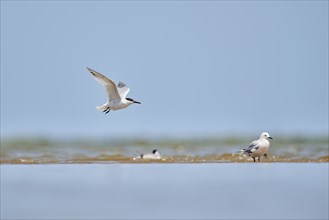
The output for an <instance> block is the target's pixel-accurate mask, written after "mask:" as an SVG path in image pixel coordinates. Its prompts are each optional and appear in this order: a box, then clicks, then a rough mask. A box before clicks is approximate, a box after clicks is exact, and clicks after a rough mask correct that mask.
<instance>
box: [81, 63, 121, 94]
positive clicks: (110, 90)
mask: <svg viewBox="0 0 329 220" xmlns="http://www.w3.org/2000/svg"><path fill="white" fill-rule="evenodd" d="M87 70H88V71H89V72H90V73H91V74H92V75H93V76H94V78H95V79H96V80H97V82H99V83H100V84H101V85H102V86H104V87H105V88H106V91H107V95H108V97H109V100H115V99H120V98H121V97H120V95H119V92H118V89H117V87H116V85H115V83H114V82H113V81H112V80H110V79H109V78H107V77H106V76H104V75H102V74H100V73H99V72H97V71H95V70H93V69H90V68H88V67H87Z"/></svg>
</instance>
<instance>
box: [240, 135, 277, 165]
mask: <svg viewBox="0 0 329 220" xmlns="http://www.w3.org/2000/svg"><path fill="white" fill-rule="evenodd" d="M272 139H273V138H272V137H271V136H270V134H269V133H267V132H263V133H261V135H260V137H259V139H258V140H254V141H253V142H251V143H250V145H249V147H248V148H245V149H242V150H241V151H240V153H243V154H246V155H248V156H250V157H252V159H254V162H256V157H258V162H260V157H261V156H262V155H264V156H267V154H266V153H267V150H268V148H269V147H270V141H269V140H272Z"/></svg>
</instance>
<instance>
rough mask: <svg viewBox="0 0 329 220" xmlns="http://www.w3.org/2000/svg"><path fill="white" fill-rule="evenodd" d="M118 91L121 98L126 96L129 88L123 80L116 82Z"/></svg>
mask: <svg viewBox="0 0 329 220" xmlns="http://www.w3.org/2000/svg"><path fill="white" fill-rule="evenodd" d="M117 87H118V92H119V95H120V96H121V98H122V99H124V98H126V96H127V94H128V93H129V91H130V89H129V87H128V86H126V85H125V84H124V83H123V82H119V83H118V86H117Z"/></svg>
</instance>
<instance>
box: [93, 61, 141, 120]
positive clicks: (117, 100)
mask: <svg viewBox="0 0 329 220" xmlns="http://www.w3.org/2000/svg"><path fill="white" fill-rule="evenodd" d="M87 70H88V71H89V72H90V73H91V74H92V75H93V77H94V78H95V79H96V80H97V82H99V83H100V84H101V85H102V86H104V87H105V89H106V92H107V95H108V100H107V102H106V103H105V104H103V105H101V106H96V109H97V110H101V111H103V112H104V113H105V114H107V113H109V112H110V111H111V110H119V109H123V108H127V107H128V106H129V105H131V104H133V103H136V104H141V103H140V102H138V101H135V100H134V99H132V98H126V96H127V94H128V93H129V91H130V89H129V88H128V86H126V85H125V84H124V83H123V82H119V83H118V85H116V84H115V83H114V82H113V81H112V80H111V79H109V78H107V77H106V76H104V75H102V74H100V73H99V72H97V71H95V70H93V69H90V68H88V67H87Z"/></svg>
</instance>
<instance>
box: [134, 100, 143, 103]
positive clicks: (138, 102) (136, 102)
mask: <svg viewBox="0 0 329 220" xmlns="http://www.w3.org/2000/svg"><path fill="white" fill-rule="evenodd" d="M134 103H136V104H142V103H140V102H137V101H135V100H134Z"/></svg>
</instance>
